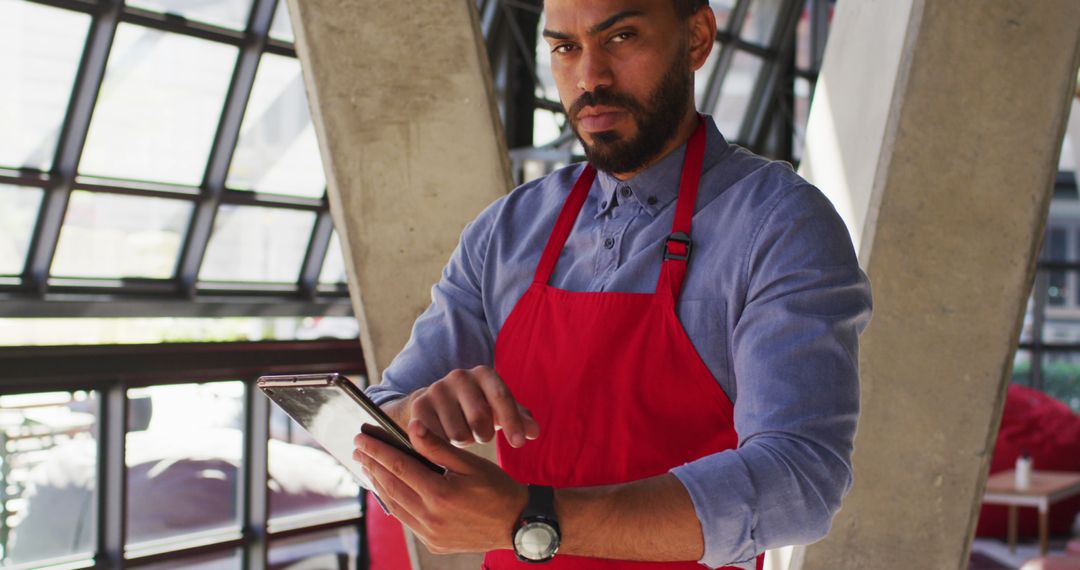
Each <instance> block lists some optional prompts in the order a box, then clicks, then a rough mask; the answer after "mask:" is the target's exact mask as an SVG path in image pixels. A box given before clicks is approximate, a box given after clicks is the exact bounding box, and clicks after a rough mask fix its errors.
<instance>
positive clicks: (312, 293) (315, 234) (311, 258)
mask: <svg viewBox="0 0 1080 570" xmlns="http://www.w3.org/2000/svg"><path fill="white" fill-rule="evenodd" d="M333 235H334V220H333V218H332V217H331V216H330V210H329V209H326V210H323V211H321V212H319V217H318V218H316V220H315V225H314V227H312V230H311V239H310V240H309V241H308V247H307V252H305V253H304V263H303V265H302V266H301V270H300V294H301V295H303V296H304V297H306V298H308V299H312V300H314V299H315V297H316V296H317V295H318V291H319V273H320V272H321V271H322V267H323V263H324V262H325V260H326V252H327V250H328V249H329V248H330V238H331V237H333Z"/></svg>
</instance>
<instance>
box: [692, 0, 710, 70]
mask: <svg viewBox="0 0 1080 570" xmlns="http://www.w3.org/2000/svg"><path fill="white" fill-rule="evenodd" d="M687 24H688V25H689V31H690V71H697V70H699V69H701V66H703V65H705V61H706V60H708V59H709V54H710V53H711V52H712V49H713V45H714V44H715V43H716V14H714V13H713V11H712V8H707V7H703V8H701V9H699V10H698V11H697V12H694V14H693V15H691V16H690V21H689V22H687Z"/></svg>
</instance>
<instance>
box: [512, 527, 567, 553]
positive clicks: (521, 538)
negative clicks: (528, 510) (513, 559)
mask: <svg viewBox="0 0 1080 570" xmlns="http://www.w3.org/2000/svg"><path fill="white" fill-rule="evenodd" d="M558 549H559V533H558V532H557V531H556V530H555V528H554V527H553V526H551V525H549V524H547V523H545V522H539V521H533V522H529V523H527V524H525V525H524V526H522V527H521V528H519V529H518V531H517V532H516V533H514V552H515V553H517V555H518V557H519V558H522V559H524V560H528V561H534V562H542V561H544V560H548V559H550V558H551V557H552V556H555V551H556V550H558Z"/></svg>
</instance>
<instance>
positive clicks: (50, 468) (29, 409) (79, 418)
mask: <svg viewBox="0 0 1080 570" xmlns="http://www.w3.org/2000/svg"><path fill="white" fill-rule="evenodd" d="M96 424H97V398H96V395H95V394H94V393H93V392H54V393H47V394H45V393H43V394H24V395H15V396H0V470H2V475H3V477H2V478H0V480H2V481H3V483H4V485H5V489H4V490H5V493H4V494H3V495H2V496H0V517H3V520H5V521H6V522H7V525H0V551H2V553H3V557H2V558H0V559H2V560H3V562H4V564H27V565H31V563H32V562H34V561H37V560H44V559H48V558H56V557H62V556H74V555H86V556H90V555H91V554H92V553H93V550H94V543H95V541H96V530H95V521H96V519H95V517H94V487H95V476H96V473H97V443H96V441H95V436H94V433H95V431H96Z"/></svg>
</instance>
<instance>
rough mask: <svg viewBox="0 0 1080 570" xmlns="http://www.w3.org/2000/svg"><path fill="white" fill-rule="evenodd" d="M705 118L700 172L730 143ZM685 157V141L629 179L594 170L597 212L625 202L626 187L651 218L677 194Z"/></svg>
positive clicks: (718, 160)
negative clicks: (703, 156) (623, 191)
mask: <svg viewBox="0 0 1080 570" xmlns="http://www.w3.org/2000/svg"><path fill="white" fill-rule="evenodd" d="M704 117H705V160H704V162H703V163H702V168H701V171H702V172H706V171H708V170H709V169H710V168H712V167H713V166H715V165H716V164H718V163H719V162H720V160H721V159H722V158H723V157H724V156H725V155H726V154H727V153H728V151H729V150H730V148H731V147H730V145H728V143H727V141H725V140H724V137H723V136H722V135H721V134H720V130H719V129H717V128H716V123H715V122H714V121H713V119H712V117H711V116H709V115H704ZM685 157H686V143H683V144H682V146H680V147H679V148H677V149H675V150H674V151H672V152H671V153H670V154H668V155H667V156H665V157H664V158H662V159H660V161H659V162H657V163H656V164H653V165H652V166H650V167H648V168H646V169H645V170H642V171H641V172H639V173H637V175H636V176H634V177H633V178H631V179H629V180H625V181H623V180H619V179H618V178H615V177H614V176H612V175H611V174H610V173H608V172H604V171H602V170H600V171H597V173H596V181H597V184H595V185H594V186H593V192H599V195H598V196H599V199H598V200H597V201H596V214H595V215H594V216H593V217H594V218H599V217H600V216H603V215H604V214H605V213H607V212H608V211H609V210H611V208H613V207H614V205H615V203H616V200H618V201H619V202H622V203H625V202H626V201H627V200H628V199H629V198H623V197H622V196H621V194H619V192H621V189H622V188H623V187H624V186H626V187H629V188H630V192H631V193H632V196H633V198H634V199H636V200H637V201H638V203H639V204H641V206H642V208H644V210H645V211H646V212H648V214H649V215H650V216H652V217H654V218H655V217H656V216H657V215H658V214H659V213H660V211H661V210H663V209H664V208H665V207H666V206H667V205H668V204H669V203H671V202H672V201H674V200H675V198H677V197H678V196H679V181H680V180H681V178H682V165H683V159H684V158H685Z"/></svg>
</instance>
